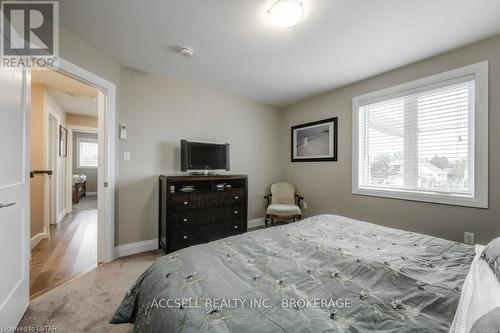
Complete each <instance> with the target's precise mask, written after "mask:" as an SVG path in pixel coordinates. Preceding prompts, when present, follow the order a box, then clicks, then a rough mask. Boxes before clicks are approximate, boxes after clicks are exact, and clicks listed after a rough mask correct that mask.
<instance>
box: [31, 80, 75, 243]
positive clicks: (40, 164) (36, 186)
mask: <svg viewBox="0 0 500 333" xmlns="http://www.w3.org/2000/svg"><path fill="white" fill-rule="evenodd" d="M49 113H50V114H52V115H53V116H54V117H55V118H56V122H57V133H56V134H55V135H56V136H57V137H59V125H63V126H64V125H65V124H66V113H65V112H64V110H63V109H62V107H61V105H60V104H59V103H58V102H57V101H56V100H55V99H54V98H53V97H52V96H51V95H50V93H49V92H48V90H47V88H46V86H44V85H42V84H39V83H32V85H31V109H30V170H35V169H38V170H41V169H47V168H48V167H49V156H48V154H49V150H48V144H49V140H48V135H49V134H48V130H49V127H48V126H49V122H48V119H49V118H48V117H49ZM58 152H59V151H58V147H56V150H55V154H57V158H56V163H57V164H56V165H55V166H54V168H53V169H54V174H55V175H56V177H54V176H52V177H51V178H50V179H48V178H47V177H48V176H45V175H39V176H36V177H34V178H31V179H30V186H31V187H30V221H31V222H30V226H31V228H30V235H31V237H33V236H35V235H36V234H38V233H44V232H45V230H44V225H43V220H44V204H45V202H44V200H45V198H44V191H45V187H46V186H50V183H49V182H51V181H52V182H53V185H54V186H57V192H56V205H55V209H56V212H55V215H56V218H57V216H64V213H65V209H66V195H65V193H66V187H65V184H66V178H65V174H66V163H65V160H66V158H65V157H61V156H59V153H58ZM47 214H48V213H47ZM47 216H48V215H47ZM47 232H48V231H47Z"/></svg>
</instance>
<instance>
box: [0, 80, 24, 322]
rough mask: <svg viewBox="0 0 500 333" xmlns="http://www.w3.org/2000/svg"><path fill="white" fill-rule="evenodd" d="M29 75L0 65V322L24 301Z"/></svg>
mask: <svg viewBox="0 0 500 333" xmlns="http://www.w3.org/2000/svg"><path fill="white" fill-rule="evenodd" d="M29 83H30V77H29V74H24V73H23V72H21V71H20V70H19V71H13V70H0V161H1V162H0V327H3V328H7V327H16V326H17V324H18V323H19V321H20V320H21V317H22V316H23V314H24V312H25V311H26V309H27V308H28V303H29V276H28V275H29V239H28V238H29V226H28V223H29V214H27V213H28V209H27V207H29V173H28V165H29V159H28V156H29V155H28V153H29V150H28V148H29V145H28V142H29V140H28V133H29V132H28V130H29V126H28V119H29V117H28V115H29V114H28V110H29V99H28V96H29V91H30V89H29Z"/></svg>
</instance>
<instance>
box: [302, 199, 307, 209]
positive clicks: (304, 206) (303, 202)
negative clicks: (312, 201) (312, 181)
mask: <svg viewBox="0 0 500 333" xmlns="http://www.w3.org/2000/svg"><path fill="white" fill-rule="evenodd" d="M302 208H304V209H305V210H307V201H302Z"/></svg>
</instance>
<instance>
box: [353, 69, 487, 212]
mask: <svg viewBox="0 0 500 333" xmlns="http://www.w3.org/2000/svg"><path fill="white" fill-rule="evenodd" d="M353 193H355V194H363V195H374V196H382V197H391V198H399V199H408V200H417V201H427V202H437V203H444V204H453V205H462V206H471V207H483V208H487V207H488V64H487V62H483V63H479V64H475V65H471V66H467V67H464V68H460V69H457V70H454V71H450V72H446V73H442V74H438V75H435V76H432V77H429V78H425V79H421V80H418V81H414V82H410V83H407V84H403V85H400V86H397V87H393V88H389V89H385V90H383V91H379V92H375V93H371V94H367V95H364V96H360V97H356V98H354V99H353Z"/></svg>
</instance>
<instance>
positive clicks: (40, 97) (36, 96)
mask: <svg viewBox="0 0 500 333" xmlns="http://www.w3.org/2000/svg"><path fill="white" fill-rule="evenodd" d="M45 91H46V90H45V86H43V85H40V84H36V83H34V84H33V85H32V86H31V112H30V170H34V169H44V168H45V161H44V156H43V153H44V124H43V122H44V115H45ZM44 189H45V184H44V176H37V177H35V178H31V179H30V227H31V228H30V236H31V237H33V236H35V235H36V234H39V233H43V232H44V230H43V205H44V201H43V199H44V198H43V193H44Z"/></svg>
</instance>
